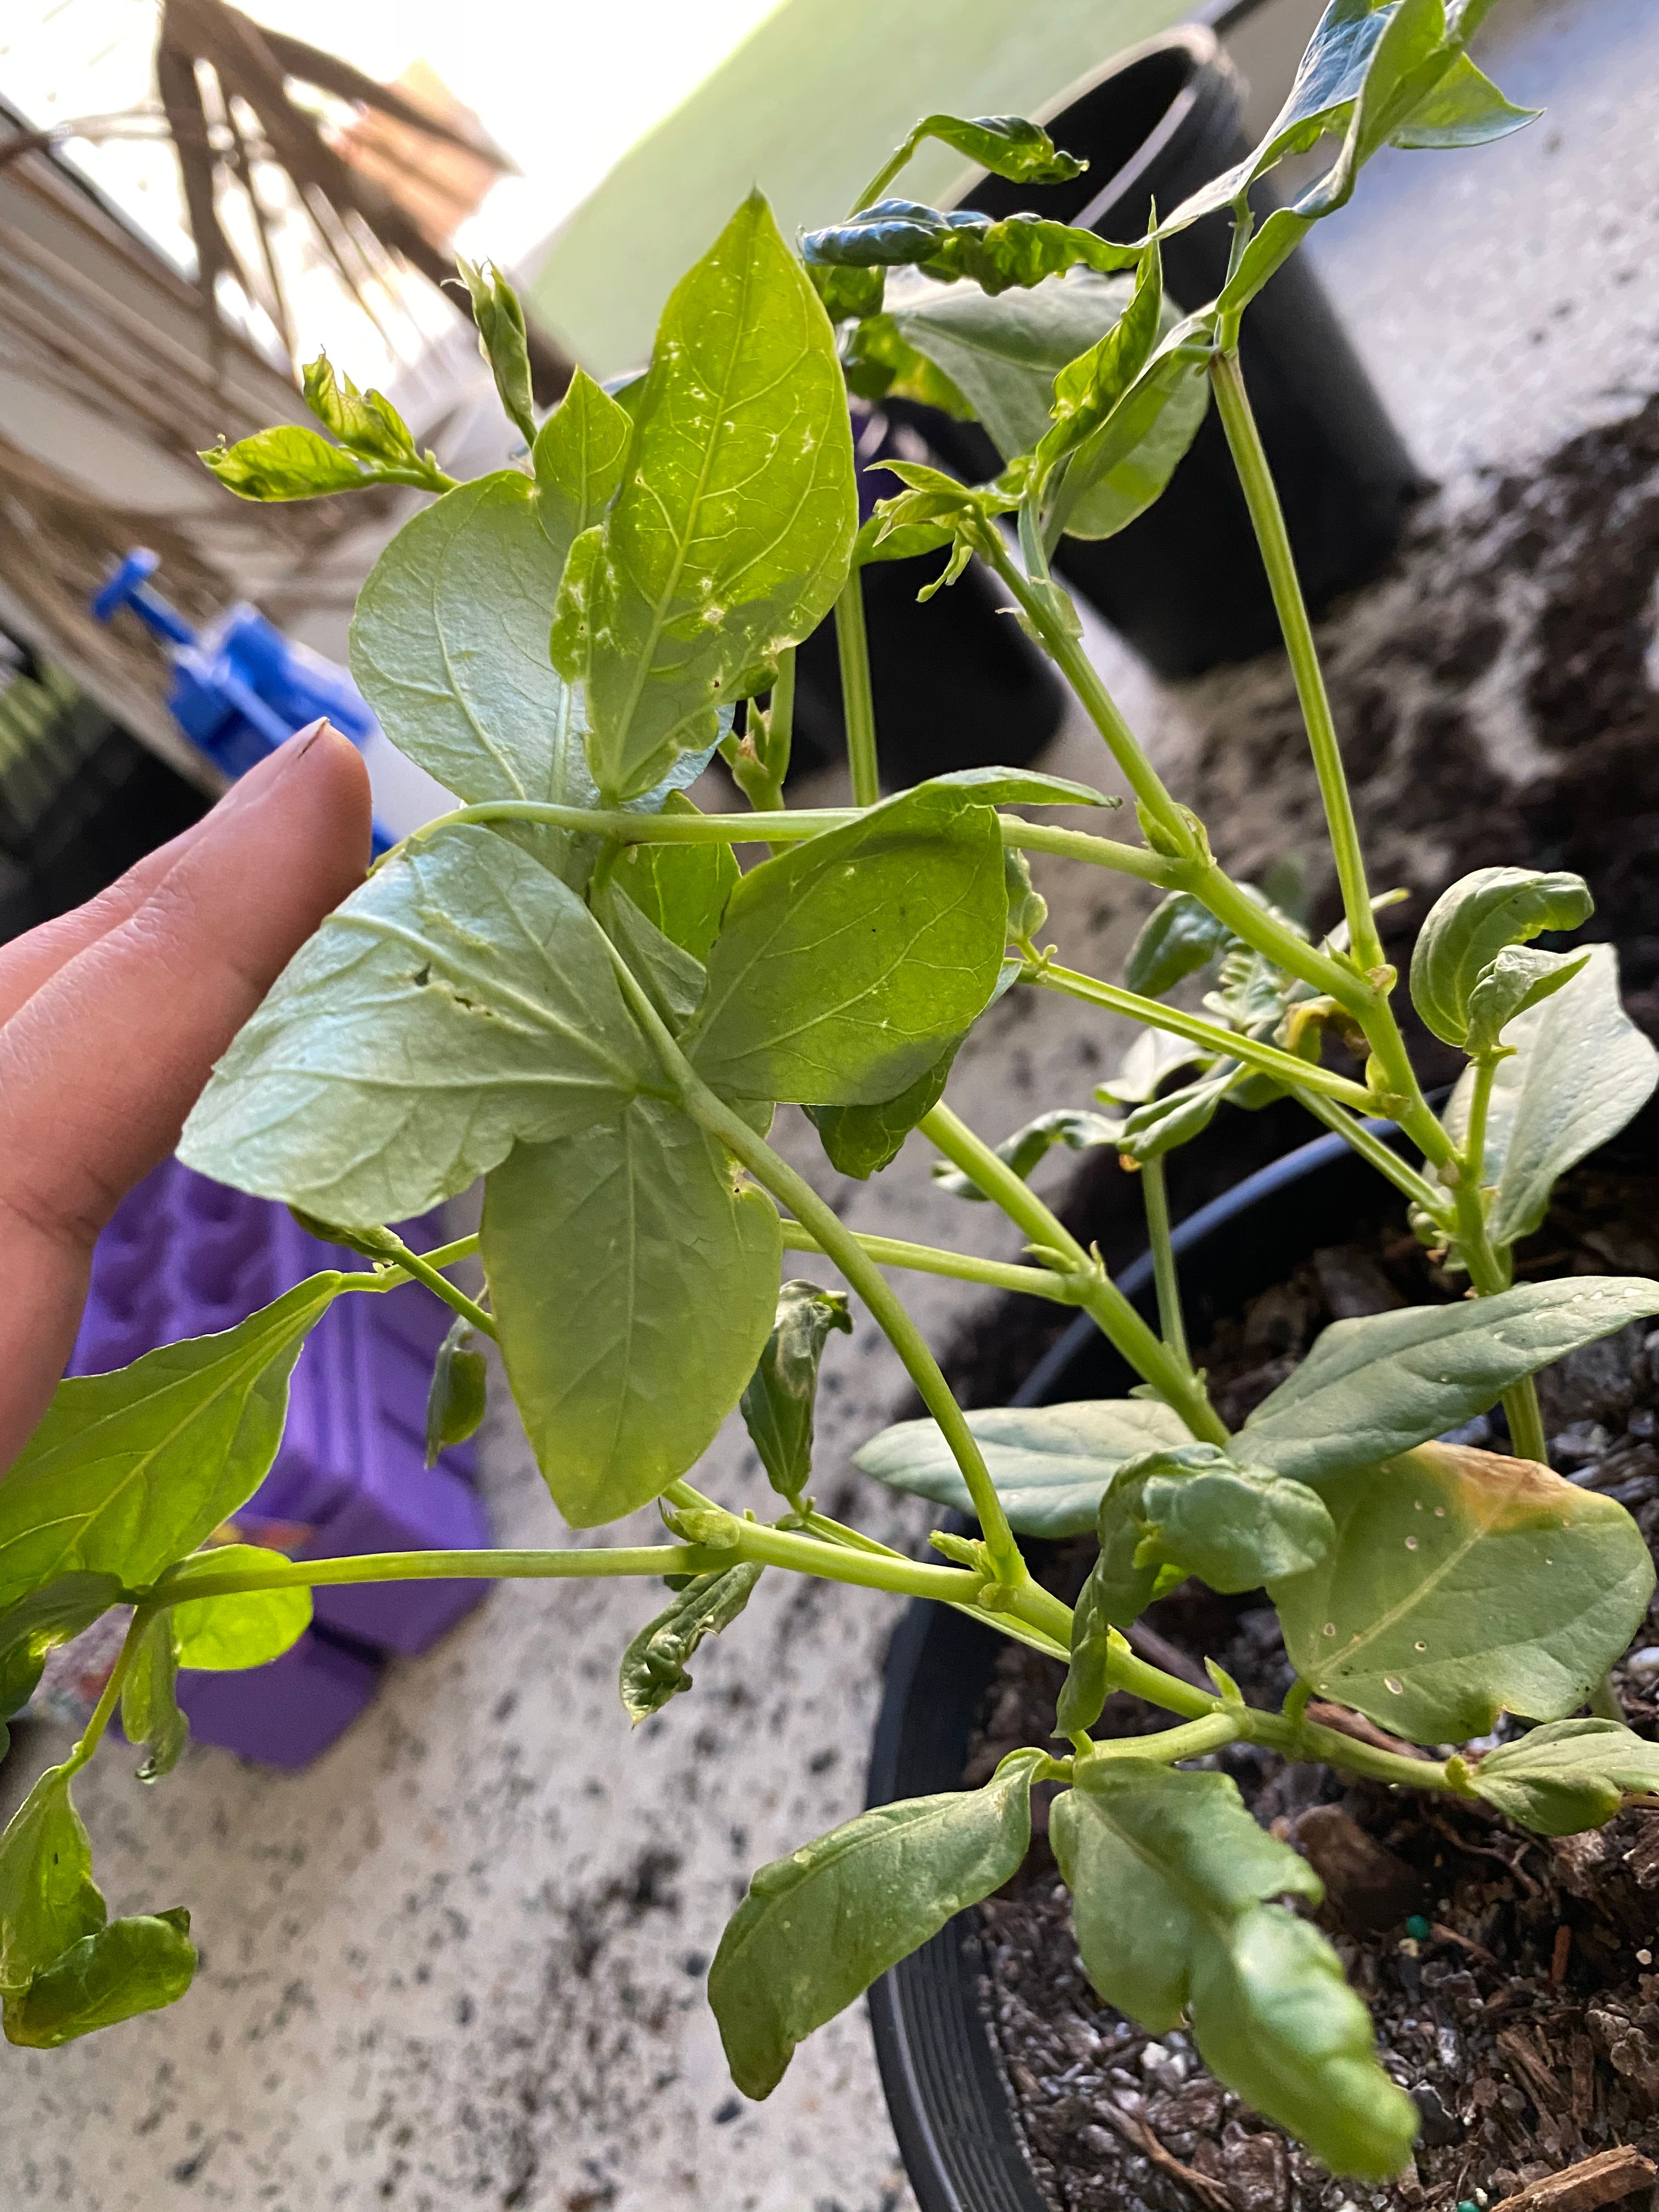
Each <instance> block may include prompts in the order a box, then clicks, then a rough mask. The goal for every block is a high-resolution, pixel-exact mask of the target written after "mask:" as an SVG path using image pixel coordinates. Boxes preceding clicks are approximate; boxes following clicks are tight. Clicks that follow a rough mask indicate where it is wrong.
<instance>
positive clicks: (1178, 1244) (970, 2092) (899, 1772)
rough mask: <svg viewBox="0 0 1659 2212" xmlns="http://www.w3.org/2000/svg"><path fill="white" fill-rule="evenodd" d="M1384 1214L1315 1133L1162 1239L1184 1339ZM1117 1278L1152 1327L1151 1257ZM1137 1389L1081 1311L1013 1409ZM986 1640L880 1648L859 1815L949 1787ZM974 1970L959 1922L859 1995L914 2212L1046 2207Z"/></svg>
mask: <svg viewBox="0 0 1659 2212" xmlns="http://www.w3.org/2000/svg"><path fill="white" fill-rule="evenodd" d="M1398 1210H1399V1209H1398V1204H1397V1201H1396V1202H1395V1203H1394V1204H1393V1205H1391V1204H1390V1194H1389V1191H1388V1188H1387V1186H1385V1185H1383V1184H1382V1183H1380V1182H1379V1180H1378V1177H1377V1175H1376V1170H1375V1169H1373V1168H1371V1167H1370V1166H1368V1165H1367V1164H1365V1162H1364V1161H1363V1160H1361V1159H1360V1158H1358V1156H1357V1155H1356V1154H1355V1153H1354V1152H1352V1151H1351V1150H1350V1149H1349V1147H1348V1146H1347V1145H1346V1143H1345V1141H1344V1140H1343V1139H1341V1138H1340V1137H1336V1136H1331V1137H1320V1138H1316V1139H1315V1140H1314V1142H1313V1143H1312V1144H1310V1145H1304V1146H1301V1147H1300V1148H1299V1150H1297V1151H1296V1152H1290V1153H1287V1154H1286V1155H1285V1158H1282V1159H1279V1160H1275V1161H1274V1162H1273V1164H1272V1165H1271V1166H1269V1167H1266V1168H1263V1169H1262V1170H1261V1172H1260V1173H1259V1174H1256V1175H1253V1176H1248V1177H1247V1178H1246V1179H1245V1180H1244V1181H1243V1182H1240V1183H1238V1184H1236V1185H1235V1186H1234V1188H1232V1189H1231V1191H1229V1192H1227V1194H1225V1196H1224V1197H1222V1198H1218V1200H1216V1201H1215V1203H1214V1204H1213V1205H1212V1206H1204V1207H1203V1208H1201V1209H1200V1212H1197V1213H1194V1215H1193V1216H1192V1217H1191V1218H1190V1219H1188V1220H1187V1221H1185V1222H1183V1223H1182V1225H1181V1226H1180V1227H1179V1228H1178V1229H1177V1230H1176V1232H1175V1237H1174V1244H1175V1249H1176V1255H1177V1256H1178V1258H1179V1259H1180V1261H1182V1291H1183V1294H1184V1298H1185V1303H1186V1306H1187V1311H1188V1320H1189V1323H1190V1325H1191V1328H1192V1330H1193V1335H1194V1341H1195V1342H1200V1343H1201V1342H1202V1341H1203V1340H1204V1339H1205V1337H1206V1335H1207V1334H1208V1333H1209V1331H1210V1328H1211V1327H1212V1325H1213V1323H1214V1322H1216V1321H1217V1320H1218V1319H1219V1318H1221V1317H1222V1316H1224V1315H1226V1314H1229V1313H1234V1312H1237V1310H1239V1308H1240V1307H1242V1306H1243V1304H1245V1303H1246V1302H1247V1301H1248V1300H1249V1299H1250V1298H1252V1297H1255V1295H1256V1294H1257V1292H1258V1291H1264V1290H1266V1289H1267V1288H1268V1287H1269V1286H1270V1285H1272V1284H1273V1283H1276V1282H1279V1281H1281V1280H1282V1279H1284V1278H1285V1276H1286V1275H1287V1274H1288V1273H1290V1272H1291V1269H1292V1268H1293V1267H1295V1266H1296V1265H1297V1262H1298V1261H1301V1260H1303V1259H1304V1258H1305V1257H1306V1256H1307V1255H1308V1253H1309V1251H1310V1249H1312V1248H1313V1247H1315V1246H1316V1245H1319V1244H1322V1243H1329V1242H1333V1241H1335V1240H1337V1239H1339V1238H1340V1237H1346V1236H1350V1235H1352V1225H1353V1224H1354V1222H1355V1220H1356V1219H1357V1218H1365V1217H1368V1216H1372V1215H1377V1214H1381V1213H1384V1212H1390V1213H1392V1212H1398ZM1119 1281H1120V1283H1121V1287H1122V1288H1123V1290H1124V1291H1125V1292H1126V1293H1127V1296H1128V1297H1131V1298H1132V1299H1133V1302H1134V1304H1136V1305H1137V1306H1138V1307H1139V1310H1141V1312H1142V1313H1143V1315H1145V1316H1146V1318H1147V1319H1148V1320H1152V1319H1154V1318H1155V1313H1156V1303H1155V1297H1154V1291H1153V1285H1152V1262H1151V1260H1150V1258H1149V1257H1148V1258H1145V1259H1142V1260H1140V1261H1136V1263H1135V1264H1134V1265H1133V1267H1128V1268H1126V1269H1125V1270H1124V1272H1123V1273H1122V1274H1121V1276H1120V1277H1119ZM1136 1380H1137V1377H1136V1376H1135V1375H1134V1373H1133V1370H1131V1369H1130V1368H1129V1367H1128V1366H1127V1364H1126V1363H1125V1362H1124V1361H1123V1360H1122V1359H1121V1358H1120V1357H1119V1356H1118V1354H1117V1353H1116V1352H1114V1351H1113V1349H1112V1347H1111V1346H1110V1345H1109V1344H1108V1343H1107V1341H1106V1340H1105V1338H1104V1337H1103V1336H1102V1335H1101V1334H1100V1333H1099V1331H1098V1329H1097V1328H1096V1327H1095V1325H1094V1323H1093V1322H1092V1321H1091V1320H1090V1318H1089V1316H1087V1315H1086V1314H1084V1315H1079V1316H1078V1319H1077V1321H1076V1322H1074V1323H1073V1326H1072V1327H1071V1328H1069V1329H1067V1331H1066V1334H1065V1335H1064V1336H1063V1337H1061V1338H1060V1340H1059V1342H1058V1343H1057V1344H1056V1345H1055V1346H1054V1348H1053V1349H1052V1351H1050V1352H1048V1354H1047V1355H1046V1357H1045V1358H1042V1360H1040V1361H1039V1362H1038V1364H1037V1365H1036V1367H1035V1368H1034V1369H1033V1370H1032V1371H1031V1373H1030V1376H1029V1377H1028V1378H1027V1380H1026V1382H1025V1384H1024V1388H1023V1389H1020V1390H1019V1391H1018V1393H1017V1394H1016V1396H1015V1403H1016V1404H1018V1405H1026V1406H1041V1405H1049V1404H1053V1403H1055V1402H1056V1401H1060V1400H1069V1399H1073V1398H1092V1397H1121V1396H1122V1395H1123V1394H1124V1392H1125V1391H1126V1390H1127V1389H1128V1388H1129V1386H1130V1385H1131V1383H1133V1382H1135V1381H1136ZM963 1525H965V1524H963ZM999 1649H1000V1638H998V1637H997V1636H996V1635H995V1634H994V1632H991V1631H990V1630H987V1629H983V1628H981V1627H980V1626H978V1624H977V1623H976V1622H974V1621H971V1620H968V1619H966V1618H965V1617H964V1616H963V1614H961V1613H952V1612H950V1611H948V1610H947V1609H946V1608H945V1607H943V1606H938V1605H928V1604H925V1603H921V1602H918V1603H916V1604H914V1605H912V1606H911V1607H910V1608H909V1609H908V1612H907V1613H905V1615H904V1617H903V1619H902V1620H901V1622H900V1623H899V1626H898V1628H897V1630H896V1633H895V1635H894V1638H893V1642H892V1646H891V1649H890V1652H889V1654H888V1660H887V1673H886V1680H885V1683H884V1690H883V1695H882V1705H881V1712H880V1716H879V1717H878V1721H877V1723H876V1735H875V1744H874V1747H873V1749H872V1753H871V1759H870V1779H869V1793H868V1802H870V1803H871V1804H872V1805H885V1804H890V1803H891V1802H893V1801H894V1800H895V1799H896V1798H902V1797H914V1796H925V1795H927V1793H929V1792H931V1791H933V1790H957V1789H960V1788H961V1786H962V1774H963V1767H964V1765H966V1763H967V1757H968V1741H969V1734H970V1732H971V1730H972V1729H973V1727H974V1723H975V1718H976V1716H977V1714H978V1712H979V1710H980V1707H981V1702H982V1700H983V1698H984V1695H985V1692H986V1690H987V1687H988V1686H989V1684H990V1681H991V1679H992V1675H993V1673H994V1668H995V1664H996V1659H997V1653H998V1650H999ZM980 1974H981V1962H980V1944H979V1936H978V1919H977V1915H976V1914H975V1913H971V1912H968V1913H962V1914H959V1915H958V1916H957V1918H956V1919H955V1920H953V1921H952V1922H951V1923H950V1925H949V1926H948V1927H947V1928H945V1929H942V1930H941V1932H940V1933H939V1935H938V1936H935V1937H934V1938H933V1941H932V1942H930V1943H927V1944H924V1945H923V1947H922V1948H921V1950H920V1951H917V1952H915V1953H914V1954H912V1956H911V1957H909V1958H908V1959H906V1960H903V1961H902V1964H901V1965H899V1966H895V1967H894V1968H893V1970H892V1972H890V1973H888V1974H886V1975H884V1977H883V1978H882V1979H881V1980H880V1981H878V1983H877V1984H875V1985H874V1987H873V1988H872V1990H871V1991H870V2021H871V2026H872V2029H873V2031H874V2034H875V2044H876V2058H877V2062H878V2065H879V2066H880V2069H881V2078H882V2086H883V2087H884V2089H885V2091H886V2093H887V2106H888V2110H889V2112H890V2113H891V2115H892V2119H893V2126H894V2130H895V2132H896V2135H897V2136H898V2142H899V2149H900V2151H901V2153H902V2155H903V2159H904V2163H905V2167H906V2170H907V2171H908V2174H909V2177H910V2185H911V2187H912V2188H913V2189H914V2190H915V2194H916V2201H917V2203H919V2204H920V2205H921V2212H1048V2204H1047V2202H1046V2200H1045V2199H1044V2197H1043V2195H1042V2191H1041V2190H1039V2188H1038V2187H1037V2185H1036V2180H1035V2179H1033V2177H1032V2174H1031V2171H1030V2166H1028V2164H1027V2163H1026V2159H1025V2154H1024V2148H1022V2145H1021V2141H1020V2136H1019V2130H1018V2124H1017V2122H1016V2120H1015V2118H1014V2112H1013V2106H1012V2099H1011V2096H1010V2093H1009V2088H1008V2083H1007V2081H1006V2077H1005V2075H1004V2074H1003V2071H1002V2066H1001V2063H1000V2058H999V2057H998V2055H997V2052H996V2051H995V2048H994V2045H993V2042H992V2039H991V2030H990V2026H989V2023H988V2021H987V2019H986V2015H985V2008H984V2006H983V2004H982V2002H981V1997H980V1992H979V1988H978V1982H979V1977H980Z"/></svg>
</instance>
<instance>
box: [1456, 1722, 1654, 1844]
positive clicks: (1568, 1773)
mask: <svg viewBox="0 0 1659 2212" xmlns="http://www.w3.org/2000/svg"><path fill="white" fill-rule="evenodd" d="M1466 1771H1467V1772H1468V1776H1469V1779H1470V1780H1471V1781H1472V1783H1473V1784H1474V1788H1475V1790H1477V1791H1478V1792H1479V1794H1480V1796H1482V1797H1484V1798H1485V1799H1486V1802H1487V1803H1488V1804H1489V1805H1495V1806H1496V1807H1497V1808H1498V1811H1499V1812H1500V1813H1504V1814H1507V1815H1508V1817H1509V1818H1510V1820H1517V1821H1519V1822H1520V1824H1521V1826H1522V1827H1523V1828H1530V1829H1531V1830H1532V1831H1533V1832H1534V1835H1540V1836H1574V1835H1577V1834H1578V1833H1580V1832H1581V1831H1582V1830H1583V1829H1585V1828H1599V1827H1601V1826H1602V1824H1603V1823H1604V1822H1605V1821H1607V1820H1611V1819H1612V1818H1613V1814H1615V1813H1616V1812H1617V1811H1618V1810H1619V1808H1620V1806H1621V1805H1622V1804H1623V1803H1624V1802H1625V1800H1626V1797H1628V1796H1637V1795H1638V1794H1639V1795H1642V1796H1651V1795H1652V1794H1653V1793H1654V1792H1655V1791H1659V1744H1656V1743H1650V1742H1649V1741H1648V1740H1647V1739H1646V1737H1644V1736H1639V1735H1636V1733H1635V1732H1634V1730H1632V1729H1627V1728H1625V1727H1623V1726H1622V1725H1621V1724H1620V1723H1619V1722H1618V1721H1603V1720H1576V1721H1549V1722H1547V1723H1546V1724H1545V1725H1544V1726H1543V1727H1542V1728H1535V1729H1528V1731H1527V1733H1526V1734H1525V1735H1523V1736H1522V1737H1520V1738H1519V1739H1518V1741H1516V1742H1514V1743H1503V1744H1499V1746H1498V1748H1497V1750H1496V1751H1489V1752H1488V1753H1486V1757H1485V1758H1484V1759H1482V1760H1481V1761H1480V1765H1478V1766H1476V1767H1474V1768H1473V1769H1472V1770H1466Z"/></svg>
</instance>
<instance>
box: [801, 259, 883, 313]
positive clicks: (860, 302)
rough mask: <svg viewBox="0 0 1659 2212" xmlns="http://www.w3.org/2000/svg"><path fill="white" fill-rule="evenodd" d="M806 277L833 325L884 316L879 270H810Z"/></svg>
mask: <svg viewBox="0 0 1659 2212" xmlns="http://www.w3.org/2000/svg"><path fill="white" fill-rule="evenodd" d="M806 274H807V276H808V277H809V278H810V279H811V285H812V289H813V290H814V291H815V292H816V293H817V295H818V298H819V299H820V301H822V302H823V312H824V313H825V314H826V315H827V316H828V317H829V320H830V322H831V323H832V324H833V323H844V322H847V321H848V320H850V319H852V318H853V317H854V316H857V317H859V318H860V319H868V318H869V317H871V316H874V315H878V314H879V313H881V298H882V292H883V289H884V276H883V272H882V271H881V270H879V269H816V268H809V269H808V270H807V272H806Z"/></svg>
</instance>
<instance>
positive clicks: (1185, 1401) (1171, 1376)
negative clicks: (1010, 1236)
mask: <svg viewBox="0 0 1659 2212" xmlns="http://www.w3.org/2000/svg"><path fill="white" fill-rule="evenodd" d="M918 1127H920V1128H921V1133H922V1134H923V1135H924V1136H925V1137H927V1138H928V1139H931V1141H932V1142H933V1144H935V1145H937V1146H939V1150H940V1152H943V1153H944V1154H945V1158H947V1159H949V1160H951V1161H952V1162H954V1164H956V1165H957V1167H959V1168H960V1169H961V1170H962V1171H963V1174H964V1175H966V1176H969V1178H970V1179H971V1180H972V1181H973V1182H975V1183H977V1184H978V1186H979V1188H981V1190H982V1191H983V1192H984V1193H985V1195H986V1196H987V1198H988V1199H990V1200H992V1202H993V1203H994V1205H997V1206H1000V1207H1001V1208H1002V1211H1003V1212H1005V1213H1006V1215H1007V1216H1008V1218H1009V1219H1010V1220H1011V1221H1012V1222H1014V1223H1016V1224H1017V1225H1018V1227H1020V1228H1021V1229H1023V1230H1024V1231H1025V1233H1026V1235H1027V1236H1028V1237H1030V1240H1031V1242H1032V1243H1034V1244H1038V1245H1042V1247H1044V1248H1045V1249H1048V1250H1050V1251H1054V1252H1056V1253H1058V1254H1059V1255H1060V1258H1061V1259H1062V1260H1063V1261H1065V1262H1066V1265H1067V1266H1068V1267H1070V1268H1071V1269H1072V1270H1073V1273H1075V1275H1076V1277H1077V1280H1078V1290H1077V1293H1076V1300H1077V1304H1079V1305H1080V1306H1081V1307H1082V1308H1083V1309H1084V1310H1085V1313H1087V1314H1089V1315H1090V1316H1091V1317H1092V1318H1093V1320H1094V1321H1095V1322H1096V1324H1097V1326H1098V1328H1100V1330H1101V1332H1102V1334H1103V1335H1104V1336H1105V1337H1106V1338H1107V1339H1108V1340H1109V1342H1110V1343H1112V1344H1113V1345H1114V1346H1115V1347H1116V1348H1117V1350H1118V1351H1119V1352H1121V1353H1122V1354H1123V1357H1124V1358H1126V1359H1127V1361H1128V1362H1129V1364H1130V1365H1131V1366H1132V1367H1133V1369H1134V1370H1135V1371H1136V1372H1137V1374H1139V1375H1141V1376H1144V1377H1145V1378H1146V1381H1147V1382H1148V1383H1151V1384H1152V1388H1153V1389H1154V1390H1156V1391H1157V1392H1158V1395H1159V1397H1160V1398H1162V1399H1163V1400H1164V1403H1165V1404H1166V1405H1167V1406H1169V1407H1170V1408H1171V1409H1172V1410H1173V1411H1174V1412H1175V1413H1178V1414H1179V1415H1180V1416H1181V1419H1182V1420H1183V1421H1185V1423H1186V1424H1187V1426H1188V1428H1189V1429H1190V1430H1191V1431H1192V1433H1193V1434H1194V1436H1195V1437H1199V1438H1200V1439H1201V1440H1202V1441H1203V1442H1204V1443H1215V1444H1225V1443H1226V1442H1227V1439H1228V1431H1227V1429H1226V1427H1225V1424H1224V1423H1223V1422H1222V1420H1221V1419H1220V1417H1219V1416H1218V1414H1217V1413H1216V1411H1215V1408H1214V1407H1212V1405H1211V1403H1210V1401H1209V1400H1208V1398H1206V1396H1205V1395H1204V1391H1203V1389H1202V1388H1201V1386H1200V1384H1199V1383H1198V1382H1197V1381H1196V1379H1195V1378H1194V1376H1193V1375H1192V1374H1191V1373H1189V1372H1188V1370H1187V1369H1186V1367H1185V1365H1184V1364H1183V1363H1182V1362H1181V1361H1180V1360H1178V1359H1176V1357H1175V1356H1174V1354H1173V1353H1172V1352H1170V1350H1169V1348H1168V1347H1167V1346H1165V1345H1164V1344H1161V1343H1160V1342H1159V1341H1158V1337H1157V1336H1156V1335H1155V1334H1153V1332H1152V1330H1151V1329H1150V1328H1148V1327H1147V1326H1146V1322H1144V1321H1142V1319H1141V1318H1140V1316H1139V1314H1138V1313H1137V1312H1136V1311H1135V1310H1134V1308H1133V1306H1132V1305H1131V1304H1129V1301H1128V1300H1127V1298H1126V1297H1124V1295H1123V1293H1122V1291H1120V1290H1119V1289H1118V1287H1117V1285H1116V1284H1115V1283H1114V1282H1112V1281H1111V1280H1110V1279H1109V1277H1108V1276H1107V1274H1106V1272H1105V1270H1104V1268H1103V1267H1102V1266H1101V1264H1100V1262H1099V1261H1098V1259H1097V1258H1096V1257H1095V1256H1094V1255H1091V1254H1090V1253H1087V1252H1085V1250H1084V1249H1083V1247H1082V1246H1081V1245H1080V1244H1079V1243H1078V1241H1077V1239H1076V1238H1075V1237H1073V1236H1072V1234H1071V1233H1070V1231H1068V1230H1066V1228H1064V1227H1063V1226H1062V1225H1061V1224H1060V1221H1059V1220H1058V1219H1057V1218H1055V1216H1054V1214H1053V1213H1051V1212H1049V1210H1048V1207H1047V1206H1045V1205H1044V1204H1043V1203H1042V1200H1041V1199H1040V1198H1038V1197H1037V1195H1036V1193H1035V1192H1034V1191H1033V1190H1032V1189H1031V1188H1030V1185H1029V1184H1028V1183H1026V1182H1022V1181H1021V1179H1020V1177H1019V1176H1017V1175H1016V1174H1015V1173H1014V1171H1013V1170H1012V1168H1011V1167H1010V1166H1009V1165H1008V1164H1007V1163H1006V1161H1005V1160H1000V1159H999V1158H997V1156H996V1154H995V1153H994V1152H993V1151H992V1149H991V1147H990V1146H988V1145H987V1144H986V1143H985V1142H984V1141H983V1139H981V1138H979V1137H976V1136H975V1134H974V1133H973V1131H972V1130H971V1129H970V1128H969V1127H967V1125H966V1123H964V1122H963V1121H958V1120H957V1116H956V1115H954V1114H953V1113H952V1112H951V1109H950V1108H949V1107H948V1106H944V1105H939V1106H935V1107H934V1109H933V1112H932V1113H931V1114H928V1115H925V1116H924V1117H923V1119H922V1121H921V1122H920V1123H919V1124H918Z"/></svg>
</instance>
